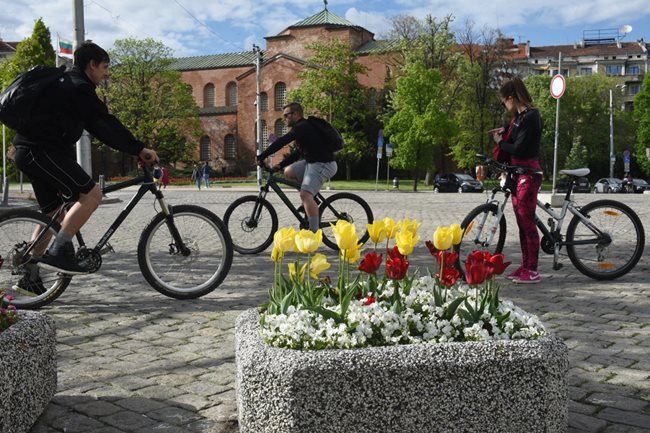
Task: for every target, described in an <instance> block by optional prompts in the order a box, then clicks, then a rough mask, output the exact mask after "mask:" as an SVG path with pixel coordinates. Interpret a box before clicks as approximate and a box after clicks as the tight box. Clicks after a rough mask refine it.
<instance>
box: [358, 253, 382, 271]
mask: <svg viewBox="0 0 650 433" xmlns="http://www.w3.org/2000/svg"><path fill="white" fill-rule="evenodd" d="M382 261H383V256H382V255H381V254H377V253H376V252H374V251H372V252H370V253H368V254H366V255H365V257H364V258H363V260H362V261H361V263H360V264H359V270H360V271H361V272H365V273H366V274H375V273H376V272H377V270H378V269H379V266H381V262H382Z"/></svg>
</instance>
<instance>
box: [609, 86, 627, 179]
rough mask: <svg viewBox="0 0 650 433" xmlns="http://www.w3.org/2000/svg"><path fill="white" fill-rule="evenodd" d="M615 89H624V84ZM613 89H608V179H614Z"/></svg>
mask: <svg viewBox="0 0 650 433" xmlns="http://www.w3.org/2000/svg"><path fill="white" fill-rule="evenodd" d="M616 88H617V89H621V90H622V89H624V88H625V84H617V85H616ZM612 93H613V89H609V177H614V162H616V154H615V153H614V100H613V99H614V98H613V95H612Z"/></svg>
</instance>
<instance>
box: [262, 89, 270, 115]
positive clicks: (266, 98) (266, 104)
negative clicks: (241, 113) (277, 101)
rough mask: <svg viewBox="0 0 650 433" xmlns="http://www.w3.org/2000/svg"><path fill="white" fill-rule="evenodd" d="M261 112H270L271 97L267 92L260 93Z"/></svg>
mask: <svg viewBox="0 0 650 433" xmlns="http://www.w3.org/2000/svg"><path fill="white" fill-rule="evenodd" d="M260 110H261V111H269V95H268V94H267V93H266V92H262V93H260Z"/></svg>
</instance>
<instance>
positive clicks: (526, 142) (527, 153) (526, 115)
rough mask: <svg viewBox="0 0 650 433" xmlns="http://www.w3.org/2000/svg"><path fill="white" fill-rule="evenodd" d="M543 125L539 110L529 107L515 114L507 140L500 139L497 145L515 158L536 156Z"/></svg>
mask: <svg viewBox="0 0 650 433" xmlns="http://www.w3.org/2000/svg"><path fill="white" fill-rule="evenodd" d="M543 127H544V124H543V122H542V117H541V116H540V114H539V110H538V109H537V108H529V109H528V110H526V111H524V112H522V113H519V114H518V115H517V117H516V118H515V121H514V123H513V124H512V132H511V133H510V137H509V138H508V140H507V141H506V140H502V141H501V142H500V143H499V145H500V146H501V148H502V149H503V150H505V151H507V152H509V153H510V154H511V155H512V156H514V157H515V158H517V159H530V158H537V157H539V146H540V142H541V140H542V128H543Z"/></svg>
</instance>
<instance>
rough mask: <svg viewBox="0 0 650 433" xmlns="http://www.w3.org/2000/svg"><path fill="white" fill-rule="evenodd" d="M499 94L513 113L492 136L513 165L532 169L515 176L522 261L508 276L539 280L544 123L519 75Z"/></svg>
mask: <svg viewBox="0 0 650 433" xmlns="http://www.w3.org/2000/svg"><path fill="white" fill-rule="evenodd" d="M499 93H500V94H501V100H502V102H503V105H504V106H505V107H506V109H507V110H508V111H510V112H511V113H512V119H511V121H510V124H509V125H508V126H507V127H505V128H498V129H496V130H493V131H492V137H493V138H494V141H495V143H496V145H497V146H498V147H499V148H500V149H501V151H505V152H507V153H509V154H510V158H511V164H512V165H517V166H520V167H528V168H531V169H532V170H531V171H529V172H526V173H524V174H519V175H515V177H514V180H515V182H516V184H517V187H516V190H515V191H513V195H512V205H513V208H514V211H515V216H516V218H517V225H518V226H519V242H520V244H521V259H522V263H521V266H519V268H517V270H515V271H514V272H512V273H511V274H510V275H508V277H509V278H512V280H513V281H514V282H515V283H539V282H540V280H541V278H540V276H539V272H538V271H537V262H538V257H539V233H538V232H537V226H536V225H535V208H536V206H537V193H538V192H539V188H540V187H541V185H542V167H541V165H540V164H539V147H540V141H541V138H542V128H543V122H542V118H541V116H540V114H539V110H537V108H535V107H534V106H533V101H532V98H531V97H530V94H529V93H528V90H527V89H526V86H525V85H524V82H523V81H521V79H520V78H513V79H512V80H510V81H508V82H506V83H505V84H504V85H503V86H502V87H501V89H500V90H499Z"/></svg>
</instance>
